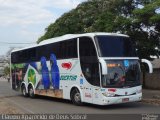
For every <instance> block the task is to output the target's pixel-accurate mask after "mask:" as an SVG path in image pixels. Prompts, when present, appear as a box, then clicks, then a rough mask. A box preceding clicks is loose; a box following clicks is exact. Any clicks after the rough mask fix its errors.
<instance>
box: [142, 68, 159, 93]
mask: <svg viewBox="0 0 160 120" xmlns="http://www.w3.org/2000/svg"><path fill="white" fill-rule="evenodd" d="M144 80H145V88H149V89H159V90H160V69H154V71H153V73H152V74H149V73H146V74H145V79H144Z"/></svg>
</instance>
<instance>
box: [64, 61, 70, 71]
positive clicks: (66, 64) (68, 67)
mask: <svg viewBox="0 0 160 120" xmlns="http://www.w3.org/2000/svg"><path fill="white" fill-rule="evenodd" d="M62 67H63V68H64V69H66V70H69V69H71V67H72V63H71V62H68V63H62Z"/></svg>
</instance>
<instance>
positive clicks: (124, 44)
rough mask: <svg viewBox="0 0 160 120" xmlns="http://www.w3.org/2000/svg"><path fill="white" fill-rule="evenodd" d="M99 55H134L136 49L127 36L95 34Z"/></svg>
mask: <svg viewBox="0 0 160 120" xmlns="http://www.w3.org/2000/svg"><path fill="white" fill-rule="evenodd" d="M95 40H96V44H97V47H98V48H99V49H98V52H99V56H100V57H136V56H137V55H136V50H135V48H134V46H133V43H132V41H131V40H130V38H129V37H123V36H105V35H101V36H96V37H95Z"/></svg>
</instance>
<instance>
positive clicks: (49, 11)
mask: <svg viewBox="0 0 160 120" xmlns="http://www.w3.org/2000/svg"><path fill="white" fill-rule="evenodd" d="M83 1H86V0H0V55H5V54H6V52H7V51H8V50H9V48H10V47H25V46H29V45H33V44H35V43H36V41H37V40H38V38H39V37H40V36H42V35H43V34H44V33H45V28H46V27H47V26H48V25H50V24H51V23H54V22H55V20H56V19H57V18H59V17H60V16H61V15H62V14H64V13H66V12H68V11H70V10H71V9H73V8H76V6H77V5H78V4H80V3H81V2H83ZM13 43H15V44H13ZM17 43H26V44H17ZM28 43H30V44H28Z"/></svg>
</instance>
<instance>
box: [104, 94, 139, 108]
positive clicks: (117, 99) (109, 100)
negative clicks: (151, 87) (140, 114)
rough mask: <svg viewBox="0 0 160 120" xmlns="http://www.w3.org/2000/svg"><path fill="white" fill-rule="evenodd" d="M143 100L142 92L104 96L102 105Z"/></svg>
mask: <svg viewBox="0 0 160 120" xmlns="http://www.w3.org/2000/svg"><path fill="white" fill-rule="evenodd" d="M141 100H142V93H138V94H136V95H130V96H120V97H105V96H104V97H103V100H102V105H111V104H120V103H128V102H135V101H141Z"/></svg>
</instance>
